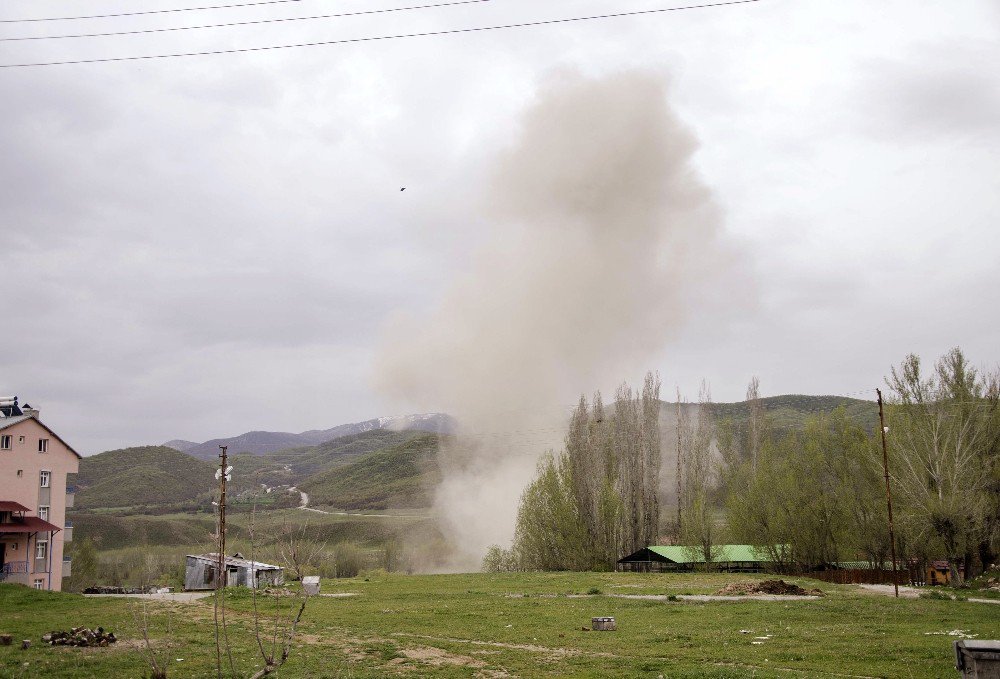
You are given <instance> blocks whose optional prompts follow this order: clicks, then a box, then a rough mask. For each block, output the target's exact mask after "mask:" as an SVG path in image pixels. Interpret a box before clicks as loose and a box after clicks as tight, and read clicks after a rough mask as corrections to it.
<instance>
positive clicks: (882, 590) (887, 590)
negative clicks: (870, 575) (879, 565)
mask: <svg viewBox="0 0 1000 679" xmlns="http://www.w3.org/2000/svg"><path fill="white" fill-rule="evenodd" d="M858 587H860V588H861V589H863V590H865V591H866V592H871V593H872V594H880V595H882V596H895V592H894V591H893V587H892V585H858ZM920 592H921V590H920V589H918V588H916V587H905V586H903V587H900V588H899V598H900V599H916V598H918V597H919V596H920ZM966 601H971V602H972V603H976V604H997V605H1000V599H982V598H978V597H969V598H968V599H966Z"/></svg>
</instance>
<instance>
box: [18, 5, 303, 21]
mask: <svg viewBox="0 0 1000 679" xmlns="http://www.w3.org/2000/svg"><path fill="white" fill-rule="evenodd" d="M289 2H302V0H261V1H260V2H241V3H239V4H236V5H209V6H207V7H178V8H177V9H151V10H146V11H143V12H121V13H120V14H90V15H87V16H75V17H43V18H35V19H0V24H20V23H28V22H36V21H76V20H77V19H111V18H114V17H134V16H140V15H143V14H170V13H173V12H202V11H205V10H209V9H233V8H235V7H257V6H258V5H282V4H285V3H289Z"/></svg>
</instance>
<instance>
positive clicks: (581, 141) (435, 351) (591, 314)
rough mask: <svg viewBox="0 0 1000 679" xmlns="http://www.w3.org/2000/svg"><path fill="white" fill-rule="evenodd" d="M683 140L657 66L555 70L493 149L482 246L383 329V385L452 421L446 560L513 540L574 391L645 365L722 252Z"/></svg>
mask: <svg viewBox="0 0 1000 679" xmlns="http://www.w3.org/2000/svg"><path fill="white" fill-rule="evenodd" d="M696 148H697V140H696V139H695V137H694V135H693V133H692V132H691V130H689V129H688V128H687V127H686V126H685V125H683V124H682V123H681V121H680V120H679V119H678V117H677V115H676V114H675V112H674V111H673V110H672V108H671V106H670V105H669V101H668V92H667V87H666V83H665V82H664V78H663V77H662V75H661V74H653V73H647V72H625V73H616V74H613V75H610V76H606V77H601V78H587V77H584V76H581V75H579V74H575V73H566V72H560V73H558V74H554V75H552V76H551V77H550V78H549V79H547V80H546V81H545V82H544V83H543V84H542V87H540V89H539V93H538V95H537V97H536V100H535V101H534V103H533V104H532V105H531V106H530V107H529V108H528V109H527V110H526V111H525V112H524V114H523V117H522V119H521V122H520V126H519V130H518V133H517V134H516V137H515V139H513V141H512V143H511V144H510V146H509V147H508V148H506V149H505V150H503V151H502V152H500V153H499V154H498V156H497V157H496V158H495V160H494V165H493V167H492V168H491V170H492V171H491V173H490V183H489V186H488V187H487V188H486V190H485V200H484V201H483V202H484V204H483V205H482V206H480V210H481V214H480V216H481V217H482V218H483V219H482V221H484V222H485V223H486V224H488V227H487V228H488V229H490V233H489V234H488V238H487V239H486V240H485V241H484V246H483V247H482V248H481V249H480V250H479V251H478V252H476V253H475V254H474V256H473V257H472V259H471V261H470V262H469V263H468V266H467V267H466V268H465V270H464V271H463V272H461V273H460V274H458V275H457V276H456V278H455V280H454V281H453V283H452V284H451V285H450V288H449V290H448V291H447V293H446V294H445V295H444V296H443V298H442V299H440V300H439V302H438V304H437V305H436V307H435V308H434V309H432V310H431V311H430V312H429V313H427V314H423V315H420V316H410V317H406V318H396V319H394V321H393V322H392V323H391V324H390V327H389V328H388V329H387V333H386V338H385V343H384V345H383V346H382V348H381V351H380V353H379V359H378V364H377V382H378V387H379V389H380V390H381V392H382V393H383V394H384V395H386V396H387V397H389V398H391V399H394V400H395V401H396V402H399V403H406V404H408V405H410V406H411V407H416V408H418V409H421V410H428V409H433V410H442V411H445V412H448V413H450V414H451V415H453V416H454V417H455V418H457V420H458V421H459V423H460V425H461V427H462V433H461V435H460V436H458V437H457V438H456V439H455V440H454V441H453V442H451V443H449V444H447V445H446V449H445V450H442V451H441V465H442V472H443V481H442V483H441V484H440V486H439V487H438V488H437V491H436V501H435V513H436V515H437V517H438V518H439V520H440V526H441V530H442V532H443V533H444V534H445V536H446V537H447V539H448V542H449V543H450V549H451V550H452V552H451V554H450V555H449V559H448V561H447V565H446V566H444V567H445V568H447V569H452V570H470V569H471V570H476V569H478V567H479V561H480V559H481V557H482V554H483V553H484V552H485V550H486V548H487V547H488V546H489V545H491V544H495V543H496V544H502V545H506V544H508V543H509V542H510V539H511V538H512V536H513V533H514V526H515V521H516V513H517V505H518V499H519V496H520V494H521V492H522V490H523V489H524V487H525V485H526V484H527V483H528V482H529V481H530V479H531V477H532V475H533V473H534V469H535V465H536V462H537V459H538V457H539V455H540V454H541V453H543V452H545V450H546V449H558V447H559V446H560V445H561V439H562V436H563V432H564V427H565V424H566V421H567V419H568V415H569V408H570V407H571V406H572V404H573V403H574V402H575V400H576V399H577V398H578V397H579V395H580V394H581V393H589V392H591V391H593V390H594V389H596V388H604V389H607V390H610V389H611V388H613V387H614V386H615V385H616V384H618V383H620V382H621V381H622V380H623V379H626V378H628V379H630V380H632V381H633V382H638V379H639V378H640V377H641V375H642V373H643V372H645V370H647V369H650V368H656V365H655V362H656V360H657V358H658V356H660V355H661V353H662V352H663V350H664V347H665V345H666V343H667V342H669V340H670V339H671V337H672V336H673V333H675V332H676V331H677V329H678V328H679V327H680V325H681V324H682V323H683V322H684V319H685V317H688V316H689V314H690V313H691V312H692V311H693V310H694V309H695V307H697V302H696V300H697V294H698V288H699V285H700V283H701V282H702V281H705V280H708V279H709V278H711V277H712V276H713V274H714V273H715V272H718V271H720V270H724V269H725V268H726V267H727V266H729V263H730V262H731V260H732V257H733V252H732V250H731V249H730V248H729V247H727V246H726V245H725V243H724V239H723V238H722V236H723V232H722V229H721V224H722V222H721V218H720V212H719V209H718V208H717V206H716V205H715V203H714V202H713V199H712V195H711V192H710V191H709V190H708V189H707V188H706V186H705V185H704V184H703V183H702V182H701V181H700V180H699V178H698V176H697V173H696V172H695V171H694V169H693V167H692V162H691V160H692V155H693V153H694V152H695V150H696ZM606 393H607V392H606Z"/></svg>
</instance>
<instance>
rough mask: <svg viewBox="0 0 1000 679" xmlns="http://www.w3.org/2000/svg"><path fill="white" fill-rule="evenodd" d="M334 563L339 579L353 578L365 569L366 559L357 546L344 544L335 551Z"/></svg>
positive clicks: (348, 543)
mask: <svg viewBox="0 0 1000 679" xmlns="http://www.w3.org/2000/svg"><path fill="white" fill-rule="evenodd" d="M334 563H335V564H336V576H337V577H338V578H353V577H356V576H357V575H358V573H360V572H361V570H362V569H363V568H364V566H365V559H364V555H363V554H362V553H361V550H360V549H358V547H357V545H354V544H351V543H350V542H342V543H341V544H339V545H337V548H336V549H335V550H334Z"/></svg>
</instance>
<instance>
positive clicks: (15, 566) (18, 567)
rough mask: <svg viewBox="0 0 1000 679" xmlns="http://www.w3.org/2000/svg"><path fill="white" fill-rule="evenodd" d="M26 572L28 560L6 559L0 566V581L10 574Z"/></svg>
mask: <svg viewBox="0 0 1000 679" xmlns="http://www.w3.org/2000/svg"><path fill="white" fill-rule="evenodd" d="M27 572H28V562H27V561H8V562H7V563H5V564H4V565H3V566H0V582H3V581H4V580H6V579H7V578H8V576H11V575H17V574H19V573H27Z"/></svg>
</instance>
